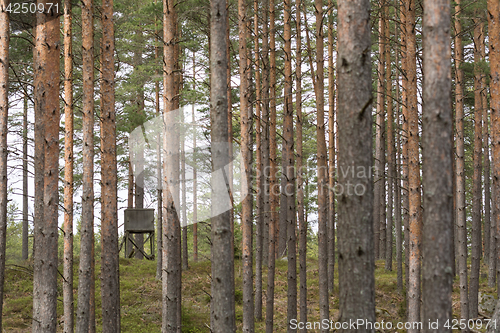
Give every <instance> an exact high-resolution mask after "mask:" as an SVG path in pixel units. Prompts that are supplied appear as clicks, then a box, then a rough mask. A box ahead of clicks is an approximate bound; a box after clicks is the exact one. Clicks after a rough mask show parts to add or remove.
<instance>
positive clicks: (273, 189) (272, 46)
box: [269, 0, 280, 274]
mask: <svg viewBox="0 0 500 333" xmlns="http://www.w3.org/2000/svg"><path fill="white" fill-rule="evenodd" d="M274 1H275V0H271V1H270V2H269V110H270V117H269V163H270V172H271V177H270V181H269V182H270V201H271V222H270V223H271V224H272V225H273V228H274V243H275V246H274V251H275V255H274V256H275V258H277V257H278V246H277V245H278V231H279V225H278V209H279V193H280V192H279V185H278V181H277V174H278V164H277V163H278V161H277V157H276V156H277V154H276V150H277V149H278V148H277V147H278V146H277V141H276V36H275V34H276V31H275V30H276V28H275V16H276V14H275V4H274ZM270 228H271V227H270ZM269 233H271V232H269ZM273 267H274V266H273ZM273 271H274V268H273ZM273 274H274V273H273Z"/></svg>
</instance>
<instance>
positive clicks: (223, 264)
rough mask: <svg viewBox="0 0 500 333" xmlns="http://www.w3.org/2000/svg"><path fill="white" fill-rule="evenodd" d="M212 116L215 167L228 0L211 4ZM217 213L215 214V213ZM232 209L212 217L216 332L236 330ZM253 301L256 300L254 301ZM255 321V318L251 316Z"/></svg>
mask: <svg viewBox="0 0 500 333" xmlns="http://www.w3.org/2000/svg"><path fill="white" fill-rule="evenodd" d="M210 14H211V15H210V31H211V39H210V42H211V43H212V45H211V53H210V63H211V66H210V71H211V76H212V80H211V87H210V104H211V105H210V109H211V110H210V120H211V124H212V130H211V140H212V148H216V147H217V148H219V149H212V170H213V171H214V172H215V171H216V170H220V169H222V168H224V167H225V166H226V165H227V164H228V163H229V161H230V157H229V149H228V148H229V145H228V144H227V143H228V115H227V113H228V106H227V103H228V100H227V81H226V75H227V72H226V68H227V56H226V52H227V45H226V43H227V39H226V25H227V20H226V15H227V8H226V1H225V0H212V1H211V6H210ZM229 186H230V185H229V183H224V184H214V183H213V184H212V189H213V190H212V200H213V202H214V200H216V199H217V198H220V197H222V196H224V195H226V196H227V191H228V189H229ZM212 215H215V214H212ZM230 215H231V212H230V211H227V212H225V213H222V214H219V215H217V216H214V217H212V220H211V222H212V303H211V317H212V325H213V327H212V330H213V331H214V332H236V323H235V308H234V276H233V272H234V262H233V250H232V249H231V238H232V237H233V236H232V234H231V223H230ZM252 305H253V304H252ZM252 321H253V318H252Z"/></svg>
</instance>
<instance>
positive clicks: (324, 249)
mask: <svg viewBox="0 0 500 333" xmlns="http://www.w3.org/2000/svg"><path fill="white" fill-rule="evenodd" d="M314 5H315V13H316V22H317V23H318V24H316V75H315V76H316V86H315V89H314V90H315V93H316V110H317V111H316V112H317V120H316V121H317V125H316V136H317V139H316V140H317V141H316V142H317V145H316V149H317V160H318V171H317V174H318V266H319V267H318V278H319V316H320V320H328V318H329V316H330V315H329V302H328V300H329V297H328V295H329V294H328V235H327V233H328V197H327V195H328V182H329V180H328V174H327V171H328V170H327V156H326V142H325V120H324V119H325V111H324V109H325V98H324V95H323V94H324V75H323V62H324V58H323V25H322V24H319V23H320V22H322V20H323V1H322V0H315V1H314ZM325 331H328V330H325V329H322V330H321V332H325Z"/></svg>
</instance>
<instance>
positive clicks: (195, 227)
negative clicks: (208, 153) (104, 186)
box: [191, 52, 232, 262]
mask: <svg viewBox="0 0 500 333" xmlns="http://www.w3.org/2000/svg"><path fill="white" fill-rule="evenodd" d="M193 90H194V91H196V66H195V53H194V52H193ZM191 117H192V118H191V121H192V122H193V124H195V122H196V117H195V110H194V103H193V105H192V107H191ZM196 136H197V135H196V133H193V260H194V261H195V262H196V261H198V179H197V177H198V175H197V172H198V171H197V169H198V168H197V167H196V165H197V163H198V161H197V159H196ZM230 145H231V143H230ZM230 215H232V211H231V212H230ZM231 237H232V236H231Z"/></svg>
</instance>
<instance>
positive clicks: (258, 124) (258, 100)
mask: <svg viewBox="0 0 500 333" xmlns="http://www.w3.org/2000/svg"><path fill="white" fill-rule="evenodd" d="M253 9H254V16H253V19H254V21H253V22H254V30H253V33H254V34H253V35H254V50H255V114H256V117H255V139H256V142H255V143H256V145H255V155H256V161H255V162H256V188H257V198H256V207H255V210H256V213H257V216H256V240H255V319H256V320H258V321H260V320H262V259H263V248H264V182H265V180H264V168H263V158H262V122H263V121H265V119H263V118H262V115H261V109H262V95H261V82H260V56H259V50H260V48H259V17H258V13H259V4H258V1H257V0H254V2H253ZM261 119H262V120H261Z"/></svg>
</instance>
